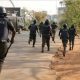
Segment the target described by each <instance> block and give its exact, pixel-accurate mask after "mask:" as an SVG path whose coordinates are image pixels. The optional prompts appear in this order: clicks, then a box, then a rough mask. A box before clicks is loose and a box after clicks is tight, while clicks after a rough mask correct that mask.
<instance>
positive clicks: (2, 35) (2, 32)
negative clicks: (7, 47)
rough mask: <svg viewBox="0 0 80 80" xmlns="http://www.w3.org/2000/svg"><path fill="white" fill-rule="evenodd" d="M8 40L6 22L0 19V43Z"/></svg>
mask: <svg viewBox="0 0 80 80" xmlns="http://www.w3.org/2000/svg"><path fill="white" fill-rule="evenodd" d="M7 39H8V27H7V20H6V19H4V18H0V42H5V41H7Z"/></svg>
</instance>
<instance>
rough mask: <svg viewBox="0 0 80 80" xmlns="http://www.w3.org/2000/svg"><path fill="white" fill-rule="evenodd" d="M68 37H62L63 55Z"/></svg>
mask: <svg viewBox="0 0 80 80" xmlns="http://www.w3.org/2000/svg"><path fill="white" fill-rule="evenodd" d="M67 43H68V39H64V38H63V39H62V44H63V56H65V53H66V47H67Z"/></svg>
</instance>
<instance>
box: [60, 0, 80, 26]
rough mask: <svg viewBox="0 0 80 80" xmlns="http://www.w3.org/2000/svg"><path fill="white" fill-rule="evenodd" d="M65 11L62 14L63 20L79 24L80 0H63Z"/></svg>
mask: <svg viewBox="0 0 80 80" xmlns="http://www.w3.org/2000/svg"><path fill="white" fill-rule="evenodd" d="M64 3H65V6H66V7H65V11H64V14H63V15H62V17H63V20H65V21H66V22H67V23H68V24H76V25H77V26H78V27H79V26H80V0H64Z"/></svg>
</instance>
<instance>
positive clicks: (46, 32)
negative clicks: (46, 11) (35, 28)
mask: <svg viewBox="0 0 80 80" xmlns="http://www.w3.org/2000/svg"><path fill="white" fill-rule="evenodd" d="M41 31H42V32H41V33H42V52H44V46H45V44H47V50H48V51H49V50H50V35H51V28H50V24H49V20H46V21H45V23H44V25H43V27H42V30H41Z"/></svg>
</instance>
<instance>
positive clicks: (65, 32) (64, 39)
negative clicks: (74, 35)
mask: <svg viewBox="0 0 80 80" xmlns="http://www.w3.org/2000/svg"><path fill="white" fill-rule="evenodd" d="M59 36H60V39H61V40H62V44H63V48H64V50H63V56H65V53H66V47H67V43H68V36H69V34H68V29H67V25H66V24H64V25H63V28H61V29H60V31H59Z"/></svg>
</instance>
